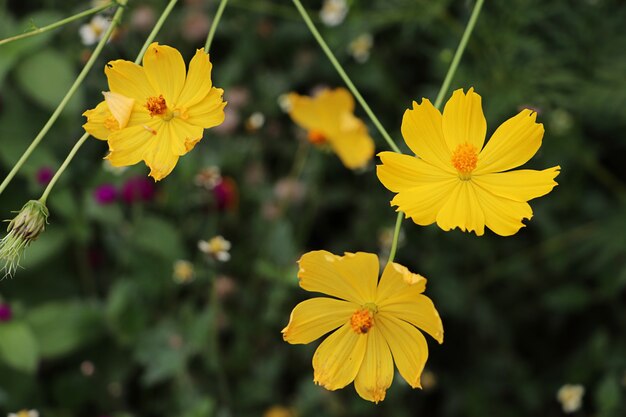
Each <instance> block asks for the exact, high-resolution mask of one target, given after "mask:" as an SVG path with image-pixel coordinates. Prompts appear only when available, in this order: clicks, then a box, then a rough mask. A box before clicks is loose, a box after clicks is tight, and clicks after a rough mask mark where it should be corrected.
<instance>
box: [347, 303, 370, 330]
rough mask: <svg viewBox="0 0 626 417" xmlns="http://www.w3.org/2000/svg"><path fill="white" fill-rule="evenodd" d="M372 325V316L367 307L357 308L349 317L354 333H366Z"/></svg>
mask: <svg viewBox="0 0 626 417" xmlns="http://www.w3.org/2000/svg"><path fill="white" fill-rule="evenodd" d="M373 325H374V316H373V315H372V311H371V310H370V309H369V308H363V309H361V310H357V311H355V312H354V314H352V317H350V326H352V330H354V332H355V333H356V334H366V333H367V332H369V330H370V329H371V328H372V326H373Z"/></svg>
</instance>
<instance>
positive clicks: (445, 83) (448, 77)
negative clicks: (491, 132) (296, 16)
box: [294, 0, 484, 262]
mask: <svg viewBox="0 0 626 417" xmlns="http://www.w3.org/2000/svg"><path fill="white" fill-rule="evenodd" d="M294 1H297V0H294ZM483 2H484V0H477V1H476V4H475V5H474V10H472V15H471V16H470V19H469V21H468V22H467V26H466V27H465V31H464V32H463V36H462V37H461V42H460V43H459V46H458V47H457V48H456V52H455V54H454V58H453V59H452V62H451V63H450V67H449V68H448V72H447V74H446V77H445V79H444V80H443V84H441V88H440V89H439V94H437V99H436V100H435V107H436V108H437V109H439V110H441V104H442V102H443V98H444V97H445V95H446V94H447V93H448V88H450V83H451V82H452V78H454V74H455V73H456V70H457V68H458V66H459V62H461V57H462V56H463V52H464V51H465V47H466V46H467V42H468V41H469V39H470V36H471V34H472V31H473V30H474V26H475V25H476V20H478V15H479V14H480V9H481V8H482V6H483ZM402 215H403V213H398V216H397V217H396V228H395V229H394V231H393V241H392V243H391V251H390V253H389V260H388V262H393V260H394V258H395V256H396V249H397V246H398V239H399V237H400V225H401V223H402Z"/></svg>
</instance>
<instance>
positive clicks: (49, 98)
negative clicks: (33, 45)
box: [15, 49, 85, 113]
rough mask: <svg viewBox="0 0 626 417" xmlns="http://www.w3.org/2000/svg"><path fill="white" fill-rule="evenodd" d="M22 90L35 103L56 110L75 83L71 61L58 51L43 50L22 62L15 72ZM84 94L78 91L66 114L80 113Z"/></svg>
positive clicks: (66, 108)
mask: <svg viewBox="0 0 626 417" xmlns="http://www.w3.org/2000/svg"><path fill="white" fill-rule="evenodd" d="M15 75H16V78H17V82H18V84H19V86H20V88H21V89H22V90H24V92H25V93H26V94H28V96H29V97H30V98H32V99H33V100H34V101H35V102H37V103H38V104H40V105H41V106H43V107H45V108H47V109H48V110H54V109H55V108H56V107H57V106H58V105H59V103H60V102H61V100H62V99H63V97H64V96H65V94H66V93H67V92H68V90H69V89H70V87H71V86H72V84H73V82H74V80H75V79H76V75H77V74H76V71H75V70H74V67H73V66H72V65H71V64H70V62H68V60H67V59H66V58H65V57H64V56H63V55H61V54H60V53H59V52H57V51H55V50H51V49H48V50H44V51H41V52H39V53H36V54H33V55H31V56H29V57H28V58H26V59H25V60H23V61H22V62H20V64H19V65H18V66H17V67H16V72H15ZM84 101H85V100H84V97H83V92H82V90H80V89H79V90H78V91H76V93H75V94H74V97H73V98H72V99H71V100H70V101H69V102H68V103H67V106H66V107H65V110H64V112H66V113H78V112H80V110H81V109H82V108H83V107H84Z"/></svg>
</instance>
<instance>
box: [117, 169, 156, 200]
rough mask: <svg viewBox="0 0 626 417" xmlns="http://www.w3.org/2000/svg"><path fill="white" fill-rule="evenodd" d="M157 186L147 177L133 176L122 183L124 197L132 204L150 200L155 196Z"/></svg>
mask: <svg viewBox="0 0 626 417" xmlns="http://www.w3.org/2000/svg"><path fill="white" fill-rule="evenodd" d="M155 191H156V190H155V186H154V183H153V182H152V181H150V180H149V179H148V178H146V177H140V176H137V177H131V178H129V179H127V180H126V182H125V183H124V185H122V199H123V200H124V201H125V202H126V203H128V204H132V203H135V202H138V201H150V200H152V199H153V198H154V194H155Z"/></svg>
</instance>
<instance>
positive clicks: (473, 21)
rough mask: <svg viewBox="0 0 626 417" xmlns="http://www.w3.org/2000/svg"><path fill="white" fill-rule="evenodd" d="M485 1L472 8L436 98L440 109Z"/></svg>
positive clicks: (481, 0)
mask: <svg viewBox="0 0 626 417" xmlns="http://www.w3.org/2000/svg"><path fill="white" fill-rule="evenodd" d="M483 3H484V0H477V1H476V4H474V10H472V15H471V16H470V19H469V21H468V22H467V26H466V27H465V31H464V32H463V36H462V37H461V42H460V43H459V46H458V47H457V48H456V52H455V53H454V57H453V58H452V62H451V63H450V67H449V68H448V73H447V74H446V78H445V79H444V80H443V84H441V88H440V89H439V94H437V99H436V100H435V107H436V108H437V109H439V110H441V104H442V102H443V98H444V97H445V95H446V94H447V93H448V88H450V83H451V82H452V78H454V74H455V73H456V69H457V67H458V66H459V62H461V57H462V56H463V52H465V46H466V45H467V42H468V41H469V38H470V35H471V34H472V31H473V30H474V26H475V25H476V20H478V15H479V14H480V9H481V8H482V7H483Z"/></svg>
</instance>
